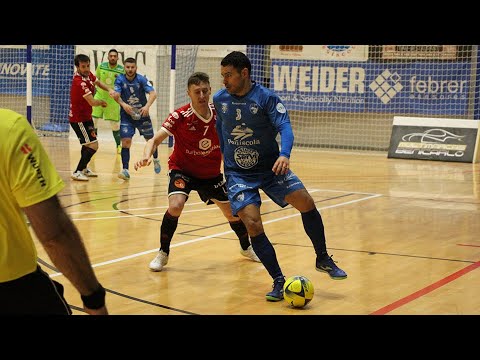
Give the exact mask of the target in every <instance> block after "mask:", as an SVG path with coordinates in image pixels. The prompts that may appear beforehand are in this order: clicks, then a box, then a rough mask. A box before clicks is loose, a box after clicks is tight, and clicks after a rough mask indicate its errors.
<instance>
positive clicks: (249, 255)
mask: <svg viewBox="0 0 480 360" xmlns="http://www.w3.org/2000/svg"><path fill="white" fill-rule="evenodd" d="M240 254H242V255H243V256H245V257H247V258H249V259H250V260H252V261H256V262H262V261H261V260H260V259H259V258H258V256H257V254H255V251H253V248H252V245H250V246H249V247H248V248H247V250H243V249H242V248H240Z"/></svg>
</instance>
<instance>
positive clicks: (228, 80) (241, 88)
mask: <svg viewBox="0 0 480 360" xmlns="http://www.w3.org/2000/svg"><path fill="white" fill-rule="evenodd" d="M220 65H221V75H222V77H223V84H224V85H225V88H226V89H227V91H228V92H229V93H230V94H233V95H244V94H245V89H246V88H248V86H249V85H250V72H251V71H252V64H251V63H250V59H249V58H248V57H247V56H246V55H245V54H244V53H242V52H240V51H232V52H231V53H230V54H228V55H227V56H225V57H224V58H223V59H222V61H221V62H220Z"/></svg>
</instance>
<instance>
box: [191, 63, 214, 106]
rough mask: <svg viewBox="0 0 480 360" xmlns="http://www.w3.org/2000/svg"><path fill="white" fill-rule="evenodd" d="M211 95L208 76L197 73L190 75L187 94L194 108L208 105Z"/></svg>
mask: <svg viewBox="0 0 480 360" xmlns="http://www.w3.org/2000/svg"><path fill="white" fill-rule="evenodd" d="M211 93H212V88H211V87H210V77H209V76H208V74H206V73H204V72H200V71H199V72H195V73H193V74H192V75H190V77H189V78H188V81H187V94H188V96H189V97H190V100H191V101H192V105H193V107H194V108H197V107H198V106H201V105H202V104H208V102H209V101H210V94H211Z"/></svg>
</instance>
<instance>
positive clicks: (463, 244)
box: [457, 244, 480, 247]
mask: <svg viewBox="0 0 480 360" xmlns="http://www.w3.org/2000/svg"><path fill="white" fill-rule="evenodd" d="M457 245H458V246H472V247H480V245H469V244H457Z"/></svg>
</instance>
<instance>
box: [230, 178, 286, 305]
mask: <svg viewBox="0 0 480 360" xmlns="http://www.w3.org/2000/svg"><path fill="white" fill-rule="evenodd" d="M238 184H242V185H243V186H237V185H238ZM245 185H246V186H245ZM260 185H261V183H260V180H258V179H257V177H254V176H242V177H237V176H235V175H229V176H227V189H234V190H232V191H229V192H228V198H229V200H230V204H231V207H232V214H233V215H238V216H239V217H240V219H242V221H243V223H244V224H245V226H246V227H247V231H248V234H249V235H250V241H251V242H252V247H253V250H254V251H255V254H257V256H258V258H259V259H260V260H261V262H262V264H263V266H265V268H266V269H267V271H268V273H269V274H270V276H271V277H272V279H273V290H272V291H270V292H269V293H267V295H266V298H267V300H268V301H280V300H282V299H283V284H284V283H285V276H284V275H283V273H282V269H281V268H280V264H279V263H278V259H277V254H276V253H275V249H274V247H273V245H272V243H271V242H270V240H269V239H268V237H267V235H266V234H265V230H264V229H263V224H262V219H261V216H260V206H261V203H262V201H261V198H260V193H259V190H258V189H259V187H260Z"/></svg>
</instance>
